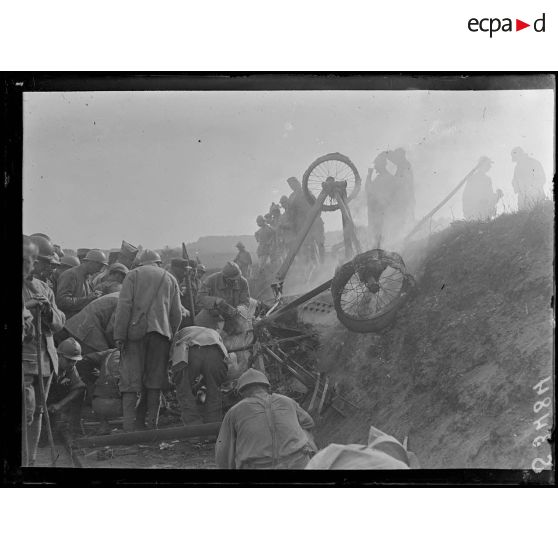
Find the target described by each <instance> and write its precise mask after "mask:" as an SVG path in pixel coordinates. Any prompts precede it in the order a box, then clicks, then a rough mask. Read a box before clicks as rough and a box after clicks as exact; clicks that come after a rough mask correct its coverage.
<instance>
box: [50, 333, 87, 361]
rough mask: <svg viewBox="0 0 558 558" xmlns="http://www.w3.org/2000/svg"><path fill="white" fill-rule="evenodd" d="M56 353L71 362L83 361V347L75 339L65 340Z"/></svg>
mask: <svg viewBox="0 0 558 558" xmlns="http://www.w3.org/2000/svg"><path fill="white" fill-rule="evenodd" d="M56 352H57V353H58V354H59V355H62V356H64V357H66V358H68V359H70V360H75V361H78V360H81V359H82V356H81V346H80V344H79V343H78V342H77V341H76V340H75V339H74V338H73V337H68V339H64V341H62V343H60V345H58V348H57V349H56Z"/></svg>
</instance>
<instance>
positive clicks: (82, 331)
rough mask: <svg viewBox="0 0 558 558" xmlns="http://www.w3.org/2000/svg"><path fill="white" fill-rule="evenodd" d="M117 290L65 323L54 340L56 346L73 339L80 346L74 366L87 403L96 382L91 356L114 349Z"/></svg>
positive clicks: (92, 303) (94, 364) (93, 361)
mask: <svg viewBox="0 0 558 558" xmlns="http://www.w3.org/2000/svg"><path fill="white" fill-rule="evenodd" d="M119 294H120V293H119V291H116V292H113V293H110V294H107V295H105V296H101V297H99V298H97V299H96V300H94V301H93V302H91V303H90V304H88V305H87V306H86V307H85V308H83V309H82V310H80V311H79V312H78V313H77V314H75V315H74V316H72V317H71V318H70V319H69V320H66V324H65V325H64V329H63V330H62V332H60V334H58V335H56V336H55V339H56V340H57V341H58V342H59V343H60V342H61V341H63V340H64V339H67V338H68V337H74V338H75V339H76V340H77V341H78V342H79V344H80V346H81V350H82V354H83V357H84V358H83V360H81V361H80V362H79V363H78V364H77V368H78V372H79V375H80V377H81V379H82V380H83V381H84V382H85V384H86V386H87V396H88V400H89V399H90V397H91V393H92V391H93V384H94V383H95V381H96V380H97V374H98V371H97V366H96V358H95V357H94V356H93V357H92V356H91V355H92V354H93V353H98V352H102V351H107V350H109V349H114V348H115V346H116V343H115V342H114V320H115V313H116V306H117V304H118V297H119Z"/></svg>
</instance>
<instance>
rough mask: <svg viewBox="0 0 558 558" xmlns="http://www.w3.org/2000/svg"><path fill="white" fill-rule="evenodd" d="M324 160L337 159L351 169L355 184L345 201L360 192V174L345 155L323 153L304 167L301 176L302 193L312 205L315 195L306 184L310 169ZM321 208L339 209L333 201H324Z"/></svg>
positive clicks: (310, 172) (314, 201) (324, 209)
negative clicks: (304, 169)
mask: <svg viewBox="0 0 558 558" xmlns="http://www.w3.org/2000/svg"><path fill="white" fill-rule="evenodd" d="M326 161H339V162H341V163H344V164H345V165H347V166H348V167H349V168H350V169H351V170H352V172H353V174H354V177H355V185H354V188H353V190H352V191H351V192H350V193H349V194H348V196H347V202H350V201H351V200H353V199H354V198H355V197H356V196H357V195H358V193H359V192H360V184H361V179H360V175H359V173H358V170H357V168H356V167H355V165H354V163H353V162H352V161H351V160H350V159H349V158H348V157H347V156H345V155H342V154H341V153H328V154H327V155H323V156H322V157H318V158H317V159H316V160H315V161H314V162H313V163H312V164H311V165H310V166H309V167H308V168H307V169H306V172H305V173H304V176H303V177H302V189H303V190H304V195H305V196H306V199H307V200H308V202H309V203H310V204H312V205H314V203H316V197H315V196H314V194H313V193H312V192H311V191H310V188H309V186H308V179H309V178H310V175H311V174H312V171H313V170H314V169H315V168H316V167H317V166H318V165H320V164H322V163H325V162H326ZM322 209H323V211H336V210H337V209H339V205H338V204H337V203H334V202H331V203H324V205H323V208H322Z"/></svg>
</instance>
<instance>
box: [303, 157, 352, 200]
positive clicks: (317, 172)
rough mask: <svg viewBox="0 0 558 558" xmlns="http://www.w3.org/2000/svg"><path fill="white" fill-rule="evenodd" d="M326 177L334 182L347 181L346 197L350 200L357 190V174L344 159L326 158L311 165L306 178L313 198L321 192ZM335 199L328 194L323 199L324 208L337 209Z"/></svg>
mask: <svg viewBox="0 0 558 558" xmlns="http://www.w3.org/2000/svg"><path fill="white" fill-rule="evenodd" d="M328 177H331V178H333V179H334V180H335V181H336V182H341V181H346V182H347V199H348V200H351V199H352V198H353V197H354V196H355V194H356V193H357V191H358V181H359V178H358V175H357V174H356V173H355V170H354V169H353V168H352V167H351V166H350V165H349V164H348V163H346V162H345V161H342V160H339V159H333V158H332V159H327V160H325V161H322V162H320V163H318V164H317V165H315V166H314V167H311V170H310V172H309V173H308V177H307V180H306V186H307V189H308V192H309V193H310V195H311V196H312V197H313V198H314V200H315V199H317V198H318V196H319V195H320V193H321V192H322V183H323V182H325V181H326V179H327V178H328ZM337 207H338V206H337V200H336V199H335V197H332V196H328V197H327V198H326V199H325V201H324V209H325V210H326V211H332V210H334V209H337Z"/></svg>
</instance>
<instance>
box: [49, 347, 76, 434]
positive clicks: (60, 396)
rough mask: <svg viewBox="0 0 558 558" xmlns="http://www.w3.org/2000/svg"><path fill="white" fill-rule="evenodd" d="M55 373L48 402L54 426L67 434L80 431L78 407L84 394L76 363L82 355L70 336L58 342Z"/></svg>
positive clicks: (54, 428)
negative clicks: (56, 371) (56, 369)
mask: <svg viewBox="0 0 558 558" xmlns="http://www.w3.org/2000/svg"><path fill="white" fill-rule="evenodd" d="M57 353H58V374H57V375H55V377H54V380H53V382H52V385H51V388H50V391H49V394H48V399H47V404H48V412H49V413H50V415H51V424H52V426H53V430H56V431H58V432H61V433H62V432H65V433H68V434H69V435H70V436H74V435H79V434H81V408H82V405H83V397H84V394H85V384H84V383H83V382H82V380H81V378H80V376H79V374H78V371H77V368H76V364H77V362H79V361H80V360H81V359H82V356H81V347H80V345H79V343H78V342H77V341H76V340H75V339H74V338H73V337H69V338H68V339H65V340H64V341H62V343H60V345H58V349H57Z"/></svg>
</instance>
